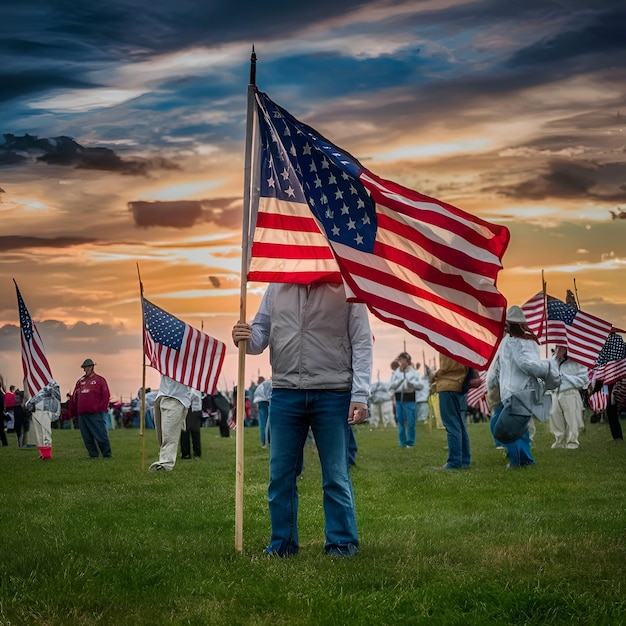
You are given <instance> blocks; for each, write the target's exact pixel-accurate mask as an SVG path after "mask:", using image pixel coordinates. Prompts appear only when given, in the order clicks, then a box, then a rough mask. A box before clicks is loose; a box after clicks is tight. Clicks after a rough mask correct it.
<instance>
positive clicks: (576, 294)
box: [574, 278, 580, 309]
mask: <svg viewBox="0 0 626 626" xmlns="http://www.w3.org/2000/svg"><path fill="white" fill-rule="evenodd" d="M574 296H575V297H576V306H577V307H578V308H579V309H580V300H579V299H578V287H576V279H575V278H574Z"/></svg>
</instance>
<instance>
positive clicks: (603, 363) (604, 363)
mask: <svg viewBox="0 0 626 626" xmlns="http://www.w3.org/2000/svg"><path fill="white" fill-rule="evenodd" d="M593 376H594V378H596V379H597V380H601V381H602V382H603V383H604V384H605V385H610V384H611V383H614V382H615V381H617V380H620V378H624V377H625V376H626V344H625V343H624V340H623V339H622V337H621V336H620V335H618V334H617V333H611V334H610V335H609V336H608V338H607V340H606V342H605V343H604V346H603V347H602V350H601V351H600V354H599V355H598V360H597V362H596V369H595V370H594V371H593Z"/></svg>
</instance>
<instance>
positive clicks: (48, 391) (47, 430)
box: [26, 380, 61, 459]
mask: <svg viewBox="0 0 626 626" xmlns="http://www.w3.org/2000/svg"><path fill="white" fill-rule="evenodd" d="M26 408H27V409H28V410H29V411H32V418H33V419H32V425H33V430H34V431H35V440H36V441H37V448H38V449H39V454H40V457H39V458H41V459H50V458H52V426H51V424H52V422H55V421H56V420H58V419H59V415H61V390H60V389H59V385H58V384H57V382H56V381H55V380H51V381H50V382H49V383H48V384H47V385H46V386H45V387H43V388H42V389H40V390H39V391H38V392H37V393H36V394H35V395H34V396H33V397H32V398H30V399H29V400H28V402H27V403H26Z"/></svg>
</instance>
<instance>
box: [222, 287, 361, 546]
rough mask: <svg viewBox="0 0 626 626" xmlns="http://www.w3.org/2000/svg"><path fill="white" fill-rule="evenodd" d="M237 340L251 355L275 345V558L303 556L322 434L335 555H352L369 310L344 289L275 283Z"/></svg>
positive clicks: (238, 329)
mask: <svg viewBox="0 0 626 626" xmlns="http://www.w3.org/2000/svg"><path fill="white" fill-rule="evenodd" d="M232 335H233V341H234V343H235V345H238V344H239V342H240V341H242V340H245V341H246V342H247V343H246V350H247V353H248V354H260V353H261V352H263V350H265V348H266V347H267V346H268V345H269V348H270V363H271V366H272V417H271V419H270V441H271V442H272V445H271V446H270V483H269V487H268V503H269V509H270V520H271V524H272V534H271V538H270V543H269V545H268V546H267V548H266V553H267V554H269V555H278V556H281V557H288V556H291V555H294V554H296V553H297V552H298V550H299V539H298V486H297V477H298V474H299V473H300V470H301V468H302V459H303V450H304V444H305V442H306V439H307V434H308V432H309V428H311V430H312V431H313V436H314V437H315V443H316V445H317V450H318V453H319V459H320V464H321V467H322V488H323V491H324V515H325V519H326V524H325V535H326V541H325V544H324V551H325V552H326V554H328V555H329V556H332V557H346V556H347V557H351V556H353V555H354V554H356V552H357V551H358V548H359V539H358V533H357V525H356V509H355V504H354V493H353V490H352V481H351V479H350V470H349V464H348V448H349V442H350V427H351V426H352V425H353V424H360V423H362V422H363V421H364V420H365V418H366V416H367V397H368V393H369V387H370V380H371V371H372V352H373V341H372V332H371V330H370V325H369V319H368V315H367V310H366V308H365V306H364V305H363V304H355V303H348V302H346V293H345V290H344V288H343V286H342V285H337V284H330V283H312V284H309V285H297V284H290V283H272V284H270V285H269V286H268V288H267V291H266V292H265V295H264V296H263V300H262V302H261V306H260V308H259V310H258V312H257V314H256V316H255V318H254V321H253V322H252V326H250V325H249V324H246V323H245V322H238V323H237V324H235V326H234V328H233V332H232Z"/></svg>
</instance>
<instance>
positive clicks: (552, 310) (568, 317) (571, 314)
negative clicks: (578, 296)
mask: <svg viewBox="0 0 626 626" xmlns="http://www.w3.org/2000/svg"><path fill="white" fill-rule="evenodd" d="M576 313H578V309H575V308H574V307H573V306H570V305H569V304H565V302H561V301H560V300H556V299H554V298H548V319H549V320H560V321H561V322H565V323H566V324H567V325H568V326H571V325H572V324H573V323H574V318H575V317H576Z"/></svg>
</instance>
